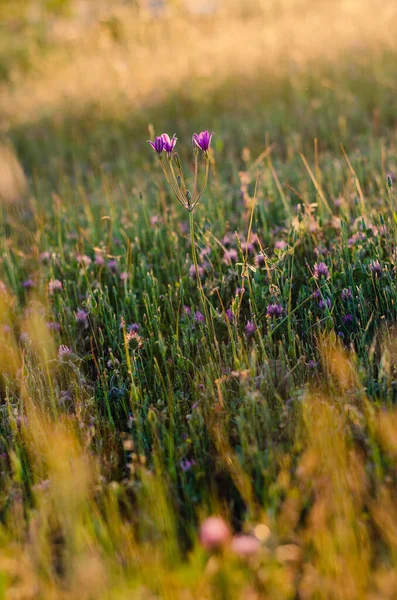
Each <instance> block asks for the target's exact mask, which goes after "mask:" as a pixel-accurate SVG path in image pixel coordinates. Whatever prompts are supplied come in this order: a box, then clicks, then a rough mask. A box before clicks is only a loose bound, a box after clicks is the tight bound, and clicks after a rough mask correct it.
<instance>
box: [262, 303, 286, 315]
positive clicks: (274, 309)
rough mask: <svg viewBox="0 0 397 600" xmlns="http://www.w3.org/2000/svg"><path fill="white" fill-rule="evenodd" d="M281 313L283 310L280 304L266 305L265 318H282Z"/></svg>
mask: <svg viewBox="0 0 397 600" xmlns="http://www.w3.org/2000/svg"><path fill="white" fill-rule="evenodd" d="M283 311H284V309H283V307H282V306H281V304H268V305H267V309H266V316H267V317H275V318H276V319H278V318H279V317H281V316H282V314H283Z"/></svg>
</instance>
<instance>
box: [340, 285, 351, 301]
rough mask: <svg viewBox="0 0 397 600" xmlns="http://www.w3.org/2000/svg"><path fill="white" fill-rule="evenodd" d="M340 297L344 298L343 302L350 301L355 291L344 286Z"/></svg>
mask: <svg viewBox="0 0 397 600" xmlns="http://www.w3.org/2000/svg"><path fill="white" fill-rule="evenodd" d="M340 297H341V298H342V300H343V302H348V301H349V300H351V299H352V298H353V293H352V291H351V289H350V288H344V289H343V290H342V293H341V295H340Z"/></svg>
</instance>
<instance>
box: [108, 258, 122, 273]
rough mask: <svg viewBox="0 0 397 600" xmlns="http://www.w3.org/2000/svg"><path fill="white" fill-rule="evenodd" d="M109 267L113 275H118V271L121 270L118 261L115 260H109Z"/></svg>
mask: <svg viewBox="0 0 397 600" xmlns="http://www.w3.org/2000/svg"><path fill="white" fill-rule="evenodd" d="M107 267H108V269H109V271H110V272H111V273H117V271H118V270H119V265H118V264H117V260H114V259H113V258H112V259H111V260H109V262H108V264H107Z"/></svg>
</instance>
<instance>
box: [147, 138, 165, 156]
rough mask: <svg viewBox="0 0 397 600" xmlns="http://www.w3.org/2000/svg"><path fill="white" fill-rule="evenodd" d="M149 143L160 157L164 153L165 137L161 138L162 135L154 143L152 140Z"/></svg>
mask: <svg viewBox="0 0 397 600" xmlns="http://www.w3.org/2000/svg"><path fill="white" fill-rule="evenodd" d="M148 143H149V144H150V145H151V147H152V148H153V150H155V151H156V152H157V154H158V155H159V156H160V155H161V153H162V151H163V150H164V140H163V136H161V135H159V136H157V137H156V138H155V139H154V142H151V141H150V140H148Z"/></svg>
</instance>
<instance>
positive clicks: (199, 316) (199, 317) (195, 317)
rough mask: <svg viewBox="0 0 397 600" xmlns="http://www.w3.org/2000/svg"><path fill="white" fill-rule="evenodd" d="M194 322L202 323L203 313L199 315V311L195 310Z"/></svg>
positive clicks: (203, 319)
mask: <svg viewBox="0 0 397 600" xmlns="http://www.w3.org/2000/svg"><path fill="white" fill-rule="evenodd" d="M194 320H195V322H196V323H204V321H205V318H204V315H203V313H201V312H200V311H199V310H196V312H195V313H194Z"/></svg>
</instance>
